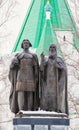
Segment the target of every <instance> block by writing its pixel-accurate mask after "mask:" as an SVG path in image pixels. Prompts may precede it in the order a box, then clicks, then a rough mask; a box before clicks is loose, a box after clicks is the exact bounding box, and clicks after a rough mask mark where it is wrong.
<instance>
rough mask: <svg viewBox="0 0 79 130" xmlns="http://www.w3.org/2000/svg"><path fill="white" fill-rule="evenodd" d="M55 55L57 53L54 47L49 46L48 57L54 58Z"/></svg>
mask: <svg viewBox="0 0 79 130" xmlns="http://www.w3.org/2000/svg"><path fill="white" fill-rule="evenodd" d="M56 55H57V51H56V46H55V45H51V46H50V48H49V56H53V58H54V57H56Z"/></svg>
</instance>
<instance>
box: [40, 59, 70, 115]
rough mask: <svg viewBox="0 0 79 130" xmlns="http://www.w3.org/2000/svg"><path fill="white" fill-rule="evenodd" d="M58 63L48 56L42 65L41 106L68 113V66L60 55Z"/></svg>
mask: <svg viewBox="0 0 79 130" xmlns="http://www.w3.org/2000/svg"><path fill="white" fill-rule="evenodd" d="M56 64H57V65H55V64H54V62H53V60H52V59H51V58H49V57H48V58H45V61H43V63H41V65H40V81H41V83H40V107H41V109H43V110H47V111H56V112H61V113H66V114H68V101H67V68H66V64H65V62H64V61H63V60H62V58H60V57H57V61H56Z"/></svg>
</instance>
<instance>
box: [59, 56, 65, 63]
mask: <svg viewBox="0 0 79 130" xmlns="http://www.w3.org/2000/svg"><path fill="white" fill-rule="evenodd" d="M57 61H58V62H62V63H65V61H64V59H63V58H62V57H60V56H57Z"/></svg>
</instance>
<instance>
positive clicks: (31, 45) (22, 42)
mask: <svg viewBox="0 0 79 130" xmlns="http://www.w3.org/2000/svg"><path fill="white" fill-rule="evenodd" d="M25 41H27V42H28V43H29V46H30V47H31V46H32V44H31V42H30V41H29V40H28V39H24V40H23V41H22V44H21V48H23V43H24V42H25Z"/></svg>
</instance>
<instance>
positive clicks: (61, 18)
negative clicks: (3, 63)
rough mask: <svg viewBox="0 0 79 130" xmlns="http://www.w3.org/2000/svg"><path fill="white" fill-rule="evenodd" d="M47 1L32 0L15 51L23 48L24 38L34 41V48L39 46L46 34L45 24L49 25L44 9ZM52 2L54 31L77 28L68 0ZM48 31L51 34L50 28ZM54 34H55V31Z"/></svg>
mask: <svg viewBox="0 0 79 130" xmlns="http://www.w3.org/2000/svg"><path fill="white" fill-rule="evenodd" d="M46 2H47V0H32V1H31V5H30V7H29V10H28V13H27V15H26V16H25V19H24V22H23V24H22V27H21V30H20V32H19V35H18V37H17V40H16V43H15V46H14V48H13V52H16V51H20V50H21V43H22V40H23V39H29V40H30V42H31V43H32V46H33V48H38V46H39V43H40V41H41V39H43V38H42V37H43V36H42V35H43V34H44V30H45V29H44V28H45V26H47V25H49V24H46V16H45V10H44V7H45V5H46ZM50 4H51V6H52V12H51V28H52V31H53V32H54V31H56V30H66V31H69V30H76V27H75V22H74V20H73V17H72V15H71V11H70V9H69V5H68V3H67V0H50ZM46 28H49V27H46ZM45 31H46V30H45ZM47 32H49V35H50V33H51V32H50V31H49V29H48V31H47ZM52 34H53V35H54V34H55V33H52ZM46 35H47V34H46ZM52 37H54V36H52ZM44 38H45V36H44ZM46 39H47V38H46ZM55 39H56V37H55ZM43 41H44V42H45V41H46V40H45V39H44V40H43ZM48 41H49V39H48ZM44 44H45V43H43V45H44ZM48 44H50V43H48ZM47 46H48V45H47Z"/></svg>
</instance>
